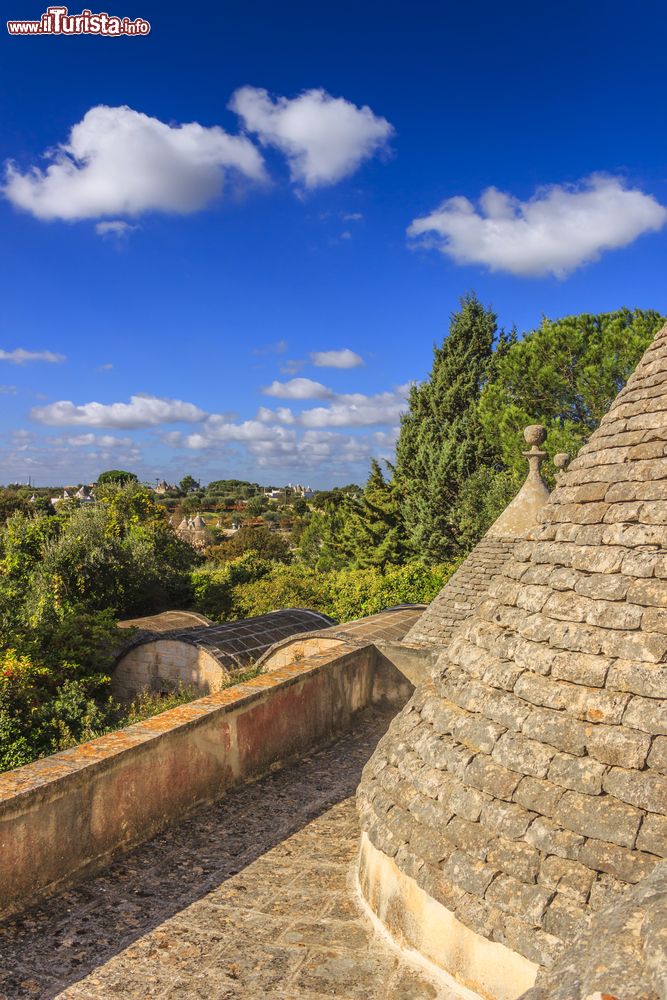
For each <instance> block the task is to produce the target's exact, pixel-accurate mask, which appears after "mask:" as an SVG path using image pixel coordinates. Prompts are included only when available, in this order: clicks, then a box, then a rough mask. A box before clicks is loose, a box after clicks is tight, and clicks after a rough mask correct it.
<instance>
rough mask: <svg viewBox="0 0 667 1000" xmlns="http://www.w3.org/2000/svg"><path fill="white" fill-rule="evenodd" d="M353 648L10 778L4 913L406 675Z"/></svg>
mask: <svg viewBox="0 0 667 1000" xmlns="http://www.w3.org/2000/svg"><path fill="white" fill-rule="evenodd" d="M392 670H393V668H390V667H389V666H388V665H387V664H386V663H384V662H381V661H379V659H378V657H377V654H376V651H375V649H374V647H373V646H372V645H366V646H361V647H360V646H355V645H348V646H346V645H345V644H343V643H339V644H338V646H337V649H336V650H335V651H332V652H329V653H324V654H322V655H320V656H314V657H311V658H309V659H308V660H307V661H304V662H301V663H291V664H287V665H285V666H283V667H282V668H281V669H279V670H276V671H275V672H274V673H272V674H265V675H260V676H258V677H256V678H254V679H253V680H251V681H248V682H246V683H244V684H239V685H237V686H236V687H233V688H229V689H227V690H225V691H220V692H218V693H217V694H213V695H211V696H209V697H207V698H202V699H201V700H199V701H194V702H191V703H190V704H188V705H183V706H181V707H179V708H176V709H172V710H171V711H168V712H163V713H162V714H161V715H158V716H155V717H154V718H152V719H148V720H147V721H145V722H142V723H139V724H136V725H133V726H129V727H128V728H126V729H123V730H120V731H119V732H117V733H113V734H111V735H109V736H103V737H101V738H99V739H97V740H93V741H92V742H90V743H86V744H83V745H81V746H78V747H75V748H73V749H71V750H66V751H63V752H62V753H59V754H56V755H54V756H52V757H47V758H44V759H43V760H39V761H36V762H35V763H33V764H29V765H27V766H26V767H21V768H18V769H16V770H14V771H9V772H6V773H4V774H2V775H0V917H3V916H7V915H8V914H10V913H13V912H16V911H17V910H20V909H23V908H25V907H26V906H27V905H28V904H29V903H31V902H33V901H34V900H36V899H38V898H40V897H42V896H45V895H48V894H49V893H52V892H53V891H55V890H56V889H58V888H62V887H64V886H67V885H69V884H70V883H72V882H74V881H76V880H77V879H78V878H80V877H82V876H83V875H84V874H87V873H89V872H91V871H93V870H95V869H97V868H100V867H102V866H104V865H105V864H106V863H107V861H108V860H109V859H111V858H112V857H113V856H114V855H115V854H117V853H119V852H122V851H125V850H127V849H128V848H130V847H132V846H133V845H135V844H138V843H141V842H143V841H145V840H148V839H150V838H151V837H152V836H154V835H155V834H156V833H157V832H158V831H159V830H161V829H163V828H164V827H166V826H167V825H169V824H170V823H172V822H173V821H174V820H175V819H177V818H178V817H180V816H183V815H184V814H186V813H188V812H189V811H191V810H192V809H194V808H196V807H197V806H199V805H201V804H203V803H206V802H210V801H213V800H215V799H218V798H220V797H222V796H223V795H224V794H225V792H226V791H227V790H228V789H230V788H232V787H234V786H236V785H239V784H241V783H243V782H245V781H249V780H254V779H256V778H258V777H260V776H261V775H262V774H264V773H266V772H267V771H268V770H273V769H275V768H277V767H280V766H281V765H282V764H283V763H284V762H286V761H287V760H290V759H292V758H294V757H297V756H299V755H300V754H301V753H303V752H305V751H307V750H309V749H310V748H312V747H314V746H317V745H318V744H321V743H323V742H325V741H326V740H328V739H330V738H331V737H332V736H334V735H335V734H336V733H339V732H341V731H343V730H345V729H346V728H348V726H349V725H350V724H351V721H352V720H353V718H354V716H355V714H356V713H358V712H360V711H362V710H364V709H366V708H369V707H371V706H373V705H374V704H375V703H376V701H380V700H381V701H382V702H383V703H385V704H386V703H389V704H391V703H392V702H393V705H394V707H398V706H399V705H400V704H402V703H404V701H405V697H406V696H407V695H408V689H406V682H405V679H404V678H403V677H402V675H400V674H398V672H397V671H395V670H394V672H393V674H392V672H391V671H392Z"/></svg>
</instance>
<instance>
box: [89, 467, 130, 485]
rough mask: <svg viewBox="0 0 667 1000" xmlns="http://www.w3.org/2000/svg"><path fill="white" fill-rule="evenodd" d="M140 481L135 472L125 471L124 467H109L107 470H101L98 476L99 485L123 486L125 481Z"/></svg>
mask: <svg viewBox="0 0 667 1000" xmlns="http://www.w3.org/2000/svg"><path fill="white" fill-rule="evenodd" d="M138 481H139V480H138V479H137V477H136V475H135V474H134V472H125V470H124V469H107V471H106V472H100V474H99V476H98V477H97V483H98V486H101V485H104V486H109V485H115V486H123V485H124V484H125V483H137V482H138Z"/></svg>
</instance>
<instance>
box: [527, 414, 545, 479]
mask: <svg viewBox="0 0 667 1000" xmlns="http://www.w3.org/2000/svg"><path fill="white" fill-rule="evenodd" d="M523 436H524V438H525V440H526V444H529V445H530V446H531V448H530V451H524V452H523V456H524V458H527V459H528V466H529V469H528V478H529V479H530V478H531V477H535V476H540V468H541V466H542V462H543V461H544V459H545V458H546V457H547V453H546V451H541V450H540V447H539V446H540V445H541V444H544V442H545V441H546V439H547V429H546V427H544V426H543V425H542V424H529V425H528V427H526V428H525V429H524V432H523Z"/></svg>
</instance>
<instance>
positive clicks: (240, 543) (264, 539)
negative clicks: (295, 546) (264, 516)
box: [222, 525, 291, 562]
mask: <svg viewBox="0 0 667 1000" xmlns="http://www.w3.org/2000/svg"><path fill="white" fill-rule="evenodd" d="M222 549H223V551H224V554H225V556H226V558H228V559H236V558H237V556H242V555H244V554H245V553H247V552H252V553H254V554H255V555H256V556H259V557H261V558H262V559H267V560H270V561H273V562H289V560H290V558H291V553H290V547H289V543H288V542H287V541H286V540H285V539H284V538H283V537H282V536H281V535H279V534H278V532H276V531H271V530H270V529H269V528H266V527H264V526H263V525H261V526H260V525H258V526H256V527H251V526H249V525H244V526H243V527H242V528H239V530H238V531H237V532H236V534H235V535H232V537H231V538H230V539H229V541H227V542H225V543H224V545H223V546H222Z"/></svg>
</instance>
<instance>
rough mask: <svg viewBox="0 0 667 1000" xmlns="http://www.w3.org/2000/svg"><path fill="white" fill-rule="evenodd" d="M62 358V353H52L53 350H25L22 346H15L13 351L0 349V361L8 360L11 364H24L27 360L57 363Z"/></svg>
mask: <svg viewBox="0 0 667 1000" xmlns="http://www.w3.org/2000/svg"><path fill="white" fill-rule="evenodd" d="M64 360H65V355H64V354H54V352H53V351H25V350H24V349H23V348H22V347H16V348H15V349H14V350H13V351H0V361H9V362H11V364H13V365H24V364H26V362H28V361H47V362H48V363H49V364H58V363H59V362H61V361H64Z"/></svg>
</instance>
